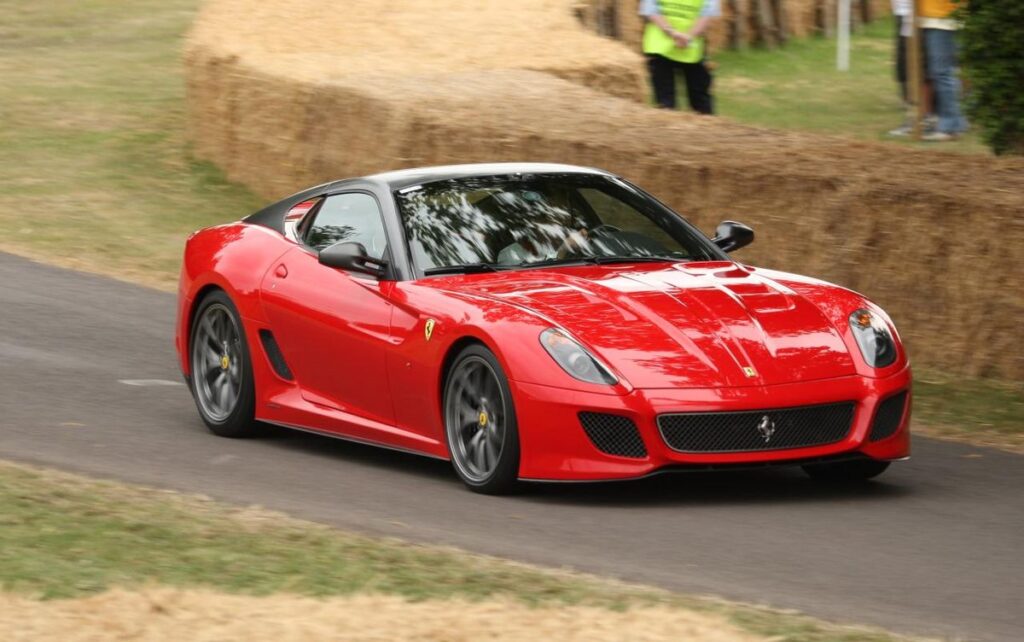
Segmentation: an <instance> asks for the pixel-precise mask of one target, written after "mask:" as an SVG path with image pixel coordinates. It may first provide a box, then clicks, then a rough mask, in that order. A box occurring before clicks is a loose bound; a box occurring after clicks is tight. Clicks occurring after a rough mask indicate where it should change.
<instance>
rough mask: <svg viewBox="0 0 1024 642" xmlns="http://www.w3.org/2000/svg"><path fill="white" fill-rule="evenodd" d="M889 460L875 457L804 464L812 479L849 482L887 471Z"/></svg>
mask: <svg viewBox="0 0 1024 642" xmlns="http://www.w3.org/2000/svg"><path fill="white" fill-rule="evenodd" d="M888 467H889V462H887V461H878V460H875V459H857V460H854V461H838V462H835V463H831V464H807V465H806V466H802V468H803V469H804V472H805V473H807V474H808V475H809V476H810V477H811V479H814V480H817V481H823V482H828V483H833V484H843V483H846V484H849V483H856V482H862V481H867V480H869V479H871V478H872V477H877V476H879V475H881V474H882V473H884V472H885V469H886V468H888Z"/></svg>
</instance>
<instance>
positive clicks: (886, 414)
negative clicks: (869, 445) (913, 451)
mask: <svg viewBox="0 0 1024 642" xmlns="http://www.w3.org/2000/svg"><path fill="white" fill-rule="evenodd" d="M906 405H907V392H906V391H905V390H904V391H903V392H901V393H899V394H897V395H893V396H891V397H889V398H888V399H886V400H884V401H882V403H880V404H878V410H876V411H875V420H874V421H873V422H871V437H870V438H869V441H882V440H883V439H888V438H889V437H892V436H893V435H895V434H896V431H897V430H898V429H899V427H900V420H901V419H903V409H904V407H905V406H906Z"/></svg>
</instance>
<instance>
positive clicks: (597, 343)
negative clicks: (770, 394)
mask: <svg viewBox="0 0 1024 642" xmlns="http://www.w3.org/2000/svg"><path fill="white" fill-rule="evenodd" d="M772 274H773V275H778V274H779V273H772ZM446 281H448V282H447V283H446V284H445V285H444V286H442V287H443V288H444V289H447V290H455V291H461V292H463V293H465V294H470V295H475V296H483V297H487V298H491V299H495V300H501V301H505V302H508V303H511V304H515V305H517V306H519V307H524V308H527V309H529V310H531V311H533V312H534V313H536V314H538V315H540V316H542V317H545V318H546V319H547V320H549V321H550V322H551V323H552V324H557V325H559V326H561V327H563V328H565V329H566V330H568V331H569V332H570V333H572V334H573V335H574V336H575V337H576V338H577V339H579V340H580V341H582V342H583V344H584V345H586V346H587V347H588V348H589V349H591V350H592V351H593V352H594V353H595V354H596V355H597V356H598V357H600V358H601V359H603V360H604V361H606V362H607V363H608V364H609V365H611V366H612V368H613V369H615V370H616V371H618V372H619V373H620V374H621V375H623V376H624V377H625V378H626V380H627V381H628V382H630V384H632V385H633V386H634V387H637V388H696V387H733V386H737V387H738V386H751V385H772V384H780V383H792V382H800V381H813V380H816V379H826V378H832V377H839V376H844V375H850V374H854V373H855V366H854V363H853V360H852V359H851V357H850V354H849V351H848V349H847V347H846V344H845V343H844V342H843V339H842V337H841V336H840V333H839V332H838V331H837V329H836V328H835V327H834V326H833V324H832V323H831V322H830V321H829V320H828V318H827V317H826V315H825V314H824V313H823V312H822V311H821V310H819V308H818V307H817V306H816V305H815V304H814V303H812V302H811V301H810V300H809V299H807V298H806V297H805V296H803V295H801V294H799V293H797V292H795V291H794V290H793V289H791V288H789V287H787V286H786V285H785V284H783V283H782V282H780V280H778V279H772V278H769V277H768V276H766V275H764V274H762V273H759V272H758V270H756V269H753V268H748V267H745V266H741V265H738V264H735V263H729V262H714V263H711V262H704V263H680V264H673V265H671V266H665V265H661V264H644V265H640V266H637V265H629V266H622V265H615V266H581V267H563V268H558V269H534V270H519V271H515V272H503V273H498V274H493V275H479V276H475V277H473V278H456V279H450V280H449V279H446ZM438 285H439V286H440V285H441V284H440V283H438Z"/></svg>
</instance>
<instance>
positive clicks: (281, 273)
mask: <svg viewBox="0 0 1024 642" xmlns="http://www.w3.org/2000/svg"><path fill="white" fill-rule="evenodd" d="M274 275H275V276H277V278H279V279H283V278H285V277H286V276H288V268H287V267H285V264H284V263H282V264H281V265H278V266H277V269H276V270H274Z"/></svg>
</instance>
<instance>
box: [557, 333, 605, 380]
mask: <svg viewBox="0 0 1024 642" xmlns="http://www.w3.org/2000/svg"><path fill="white" fill-rule="evenodd" d="M540 344H541V345H542V346H544V349H545V350H547V351H548V354H550V355H551V358H552V359H554V360H555V361H556V362H557V363H558V365H560V366H561V367H562V370H565V371H566V372H567V373H569V375H570V376H571V377H573V378H575V379H579V380H580V381H586V382H587V383H597V384H607V385H610V384H613V383H616V382H617V381H618V379H616V378H615V375H613V374H612V373H611V371H610V370H609V369H608V367H607V366H606V365H604V364H603V363H601V362H600V361H598V360H597V358H596V357H594V356H593V355H591V354H590V353H589V352H587V351H586V350H585V349H584V348H583V346H581V345H580V344H579V343H577V342H576V340H575V339H573V338H572V337H570V336H569V335H568V334H566V333H565V332H562V331H561V330H559V329H558V328H548V329H547V330H545V331H544V332H541V333H540Z"/></svg>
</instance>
